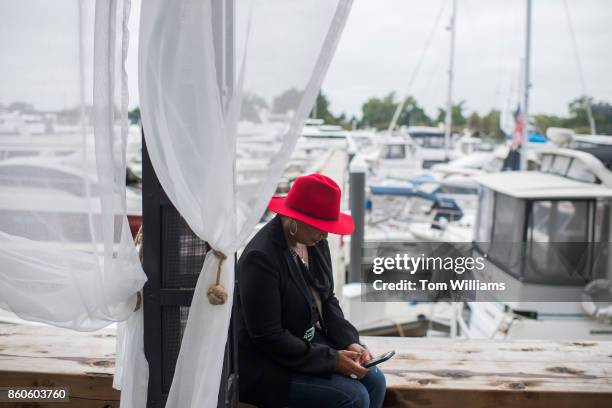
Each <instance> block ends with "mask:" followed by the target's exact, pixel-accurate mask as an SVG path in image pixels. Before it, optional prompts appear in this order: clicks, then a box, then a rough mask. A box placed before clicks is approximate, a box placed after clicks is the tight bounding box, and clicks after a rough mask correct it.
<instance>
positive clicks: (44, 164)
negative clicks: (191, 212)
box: [0, 155, 142, 251]
mask: <svg viewBox="0 0 612 408" xmlns="http://www.w3.org/2000/svg"><path fill="white" fill-rule="evenodd" d="M89 163H93V161H89ZM82 164H83V161H82V159H81V156H80V155H73V156H63V157H52V158H51V157H50V158H44V159H41V158H40V157H26V158H19V157H18V158H13V159H8V160H4V161H1V162H0V185H1V186H2V188H0V225H2V231H3V232H4V233H6V234H9V235H15V236H20V237H24V238H28V239H32V240H36V241H41V242H47V243H49V244H51V245H70V246H73V247H75V248H76V249H82V250H86V251H89V250H91V248H90V247H91V236H90V234H91V232H90V230H89V229H88V228H78V227H77V228H64V227H61V228H60V227H58V226H67V225H76V226H78V225H87V224H88V223H89V222H90V221H89V218H88V214H93V218H92V221H91V222H94V224H95V222H96V213H100V212H101V202H100V198H99V196H98V195H97V193H96V192H97V189H98V182H97V180H96V178H95V177H94V176H93V174H95V173H93V172H92V171H87V169H86V168H84V167H83V166H82ZM49 191H52V192H53V194H50V193H49ZM41 197H44V198H45V199H44V200H41ZM114 200H115V204H114V205H115V207H116V208H117V213H118V214H122V210H121V208H122V207H123V206H125V207H126V213H127V217H128V223H129V226H130V231H131V233H132V236H135V235H136V233H137V232H138V229H139V228H140V225H141V224H142V199H141V190H140V189H139V188H135V187H130V186H128V187H127V188H126V194H125V202H122V196H121V194H119V193H118V192H116V194H115V197H114ZM117 222H120V221H119V220H117ZM118 240H119V237H118V236H116V237H115V241H116V242H118Z"/></svg>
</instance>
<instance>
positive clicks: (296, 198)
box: [268, 174, 354, 235]
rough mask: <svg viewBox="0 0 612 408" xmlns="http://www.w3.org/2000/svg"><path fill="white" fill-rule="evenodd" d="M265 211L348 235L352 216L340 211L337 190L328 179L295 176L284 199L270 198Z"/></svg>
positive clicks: (338, 190)
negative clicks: (268, 210)
mask: <svg viewBox="0 0 612 408" xmlns="http://www.w3.org/2000/svg"><path fill="white" fill-rule="evenodd" d="M268 208H269V209H270V210H271V211H274V212H275V213H277V214H281V215H286V216H287V217H291V218H294V219H296V220H299V221H302V222H305V223H306V224H308V225H311V226H313V227H315V228H318V229H320V230H321V231H326V232H330V233H332V234H343V235H345V234H351V233H352V232H353V229H354V225H353V217H351V216H350V215H348V214H344V213H341V212H340V187H338V184H336V182H334V180H332V179H330V178H329V177H327V176H324V175H322V174H310V175H308V176H302V177H298V178H297V179H296V180H295V182H294V183H293V185H292V186H291V189H290V190H289V193H288V194H287V195H286V196H285V197H272V200H270V204H268Z"/></svg>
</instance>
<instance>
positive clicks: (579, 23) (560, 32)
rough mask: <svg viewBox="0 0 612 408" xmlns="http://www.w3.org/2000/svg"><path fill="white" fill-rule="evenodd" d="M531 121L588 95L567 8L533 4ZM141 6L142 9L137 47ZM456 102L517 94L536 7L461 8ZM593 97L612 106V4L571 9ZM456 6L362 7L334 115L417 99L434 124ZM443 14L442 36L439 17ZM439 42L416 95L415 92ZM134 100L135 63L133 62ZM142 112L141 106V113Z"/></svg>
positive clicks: (330, 82) (435, 1) (343, 56)
mask: <svg viewBox="0 0 612 408" xmlns="http://www.w3.org/2000/svg"><path fill="white" fill-rule="evenodd" d="M532 3H533V9H532V13H533V14H532V21H533V24H532V64H531V66H532V70H531V77H532V84H533V87H532V90H531V111H532V112H538V113H554V114H560V115H563V114H566V113H567V104H568V102H569V101H570V100H571V99H573V98H575V97H576V96H579V95H580V94H582V87H581V84H580V76H579V71H578V64H577V60H576V58H575V56H574V48H573V43H572V39H571V34H570V28H569V24H568V21H567V17H566V12H565V7H564V0H532ZM138 4H139V2H138V1H134V2H133V15H132V16H133V17H134V18H132V21H131V23H130V26H131V28H132V30H131V31H132V39H133V40H134V39H135V37H136V35H135V33H134V31H135V29H136V27H137V13H138V11H137V10H138ZM457 4H458V7H457V21H456V27H457V30H456V46H455V52H456V54H455V81H454V90H453V91H454V100H455V101H461V100H465V103H466V108H467V110H468V112H470V111H472V110H476V111H479V112H481V113H483V112H487V111H488V110H489V109H491V108H497V109H499V108H500V107H501V106H502V104H503V103H504V101H505V100H506V99H507V98H508V94H509V92H510V91H509V89H510V88H511V87H514V88H516V87H517V81H518V78H519V66H520V60H521V58H522V56H523V55H524V49H525V46H524V44H525V22H526V17H525V16H526V12H525V10H526V6H525V4H526V1H524V0H512V1H508V0H457ZM567 4H568V9H569V11H570V16H571V21H572V25H573V28H574V33H575V38H576V42H577V48H578V53H579V56H580V61H581V63H582V67H583V73H584V78H585V83H586V88H587V92H588V93H589V94H590V95H592V96H593V97H594V98H595V99H596V100H606V101H609V102H612V1H610V0H567ZM451 8H452V0H382V1H381V0H354V3H353V8H352V10H351V14H350V16H349V19H348V22H347V24H346V28H345V30H344V33H343V35H342V38H341V40H340V43H339V45H338V49H337V52H336V55H335V56H334V59H333V61H332V63H331V66H330V68H329V71H328V74H327V77H326V79H325V81H324V83H323V91H324V92H325V94H326V95H327V96H328V98H329V99H330V101H331V103H332V105H331V110H332V112H334V113H336V114H339V113H340V112H345V113H347V114H349V115H353V114H354V115H357V116H359V115H360V113H361V105H362V104H363V102H364V101H365V100H366V99H367V98H369V97H371V96H379V97H382V96H384V95H386V94H388V93H389V92H391V91H395V92H396V94H398V95H400V94H401V95H404V94H406V92H407V91H408V92H409V93H410V94H412V95H414V96H415V97H416V98H417V100H418V101H419V102H420V103H421V104H422V105H424V107H425V108H426V110H427V111H428V112H429V113H430V114H434V113H435V112H436V108H437V107H439V106H443V105H444V103H445V99H446V87H447V69H448V63H449V48H450V34H449V31H448V30H446V29H445V27H446V26H447V25H448V22H449V19H450V15H451ZM440 13H441V17H440V21H439V23H438V25H437V26H435V21H436V17H437V15H438V14H440ZM431 32H433V33H434V35H433V37H432V41H431V45H430V47H429V48H428V50H427V52H426V53H425V57H424V59H423V62H422V66H421V69H420V70H419V74H418V75H417V76H416V78H415V81H414V84H413V87H412V89H410V90H408V89H407V87H408V82H409V79H410V77H411V75H412V74H413V71H414V70H415V68H416V65H417V62H418V61H419V59H420V56H421V55H422V54H423V49H424V47H425V43H426V40H427V37H429V35H430V33H431ZM128 72H129V73H130V74H132V77H131V86H130V88H131V90H132V95H134V93H135V92H136V85H135V82H134V81H135V75H134V74H135V73H136V62H135V57H133V56H132V57H131V58H130V61H128ZM134 104H136V98H132V103H131V105H134Z"/></svg>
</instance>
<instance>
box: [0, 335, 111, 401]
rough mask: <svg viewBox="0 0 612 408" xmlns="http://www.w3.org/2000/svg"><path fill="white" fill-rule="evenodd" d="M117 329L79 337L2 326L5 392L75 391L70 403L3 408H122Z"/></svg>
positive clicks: (0, 368) (0, 374)
mask: <svg viewBox="0 0 612 408" xmlns="http://www.w3.org/2000/svg"><path fill="white" fill-rule="evenodd" d="M115 338H116V334H115V330H114V329H111V328H106V329H103V330H100V331H97V332H93V333H83V332H76V331H73V330H67V329H59V328H55V327H48V326H42V325H24V324H15V323H0V387H41V388H42V387H69V396H70V402H63V403H47V404H44V403H33V402H31V403H23V404H10V403H1V402H0V407H46V406H49V407H60V406H61V407H79V408H81V407H82V408H93V407H98V408H104V407H108V408H118V407H119V397H120V391H117V390H115V389H114V388H112V386H113V373H114V371H115Z"/></svg>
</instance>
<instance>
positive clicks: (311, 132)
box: [302, 119, 349, 139]
mask: <svg viewBox="0 0 612 408" xmlns="http://www.w3.org/2000/svg"><path fill="white" fill-rule="evenodd" d="M348 134H349V132H348V131H346V130H344V129H343V128H342V126H338V125H326V124H325V122H324V121H323V119H307V120H306V122H305V123H304V128H303V129H302V137H306V138H311V139H346V138H347V136H348Z"/></svg>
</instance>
